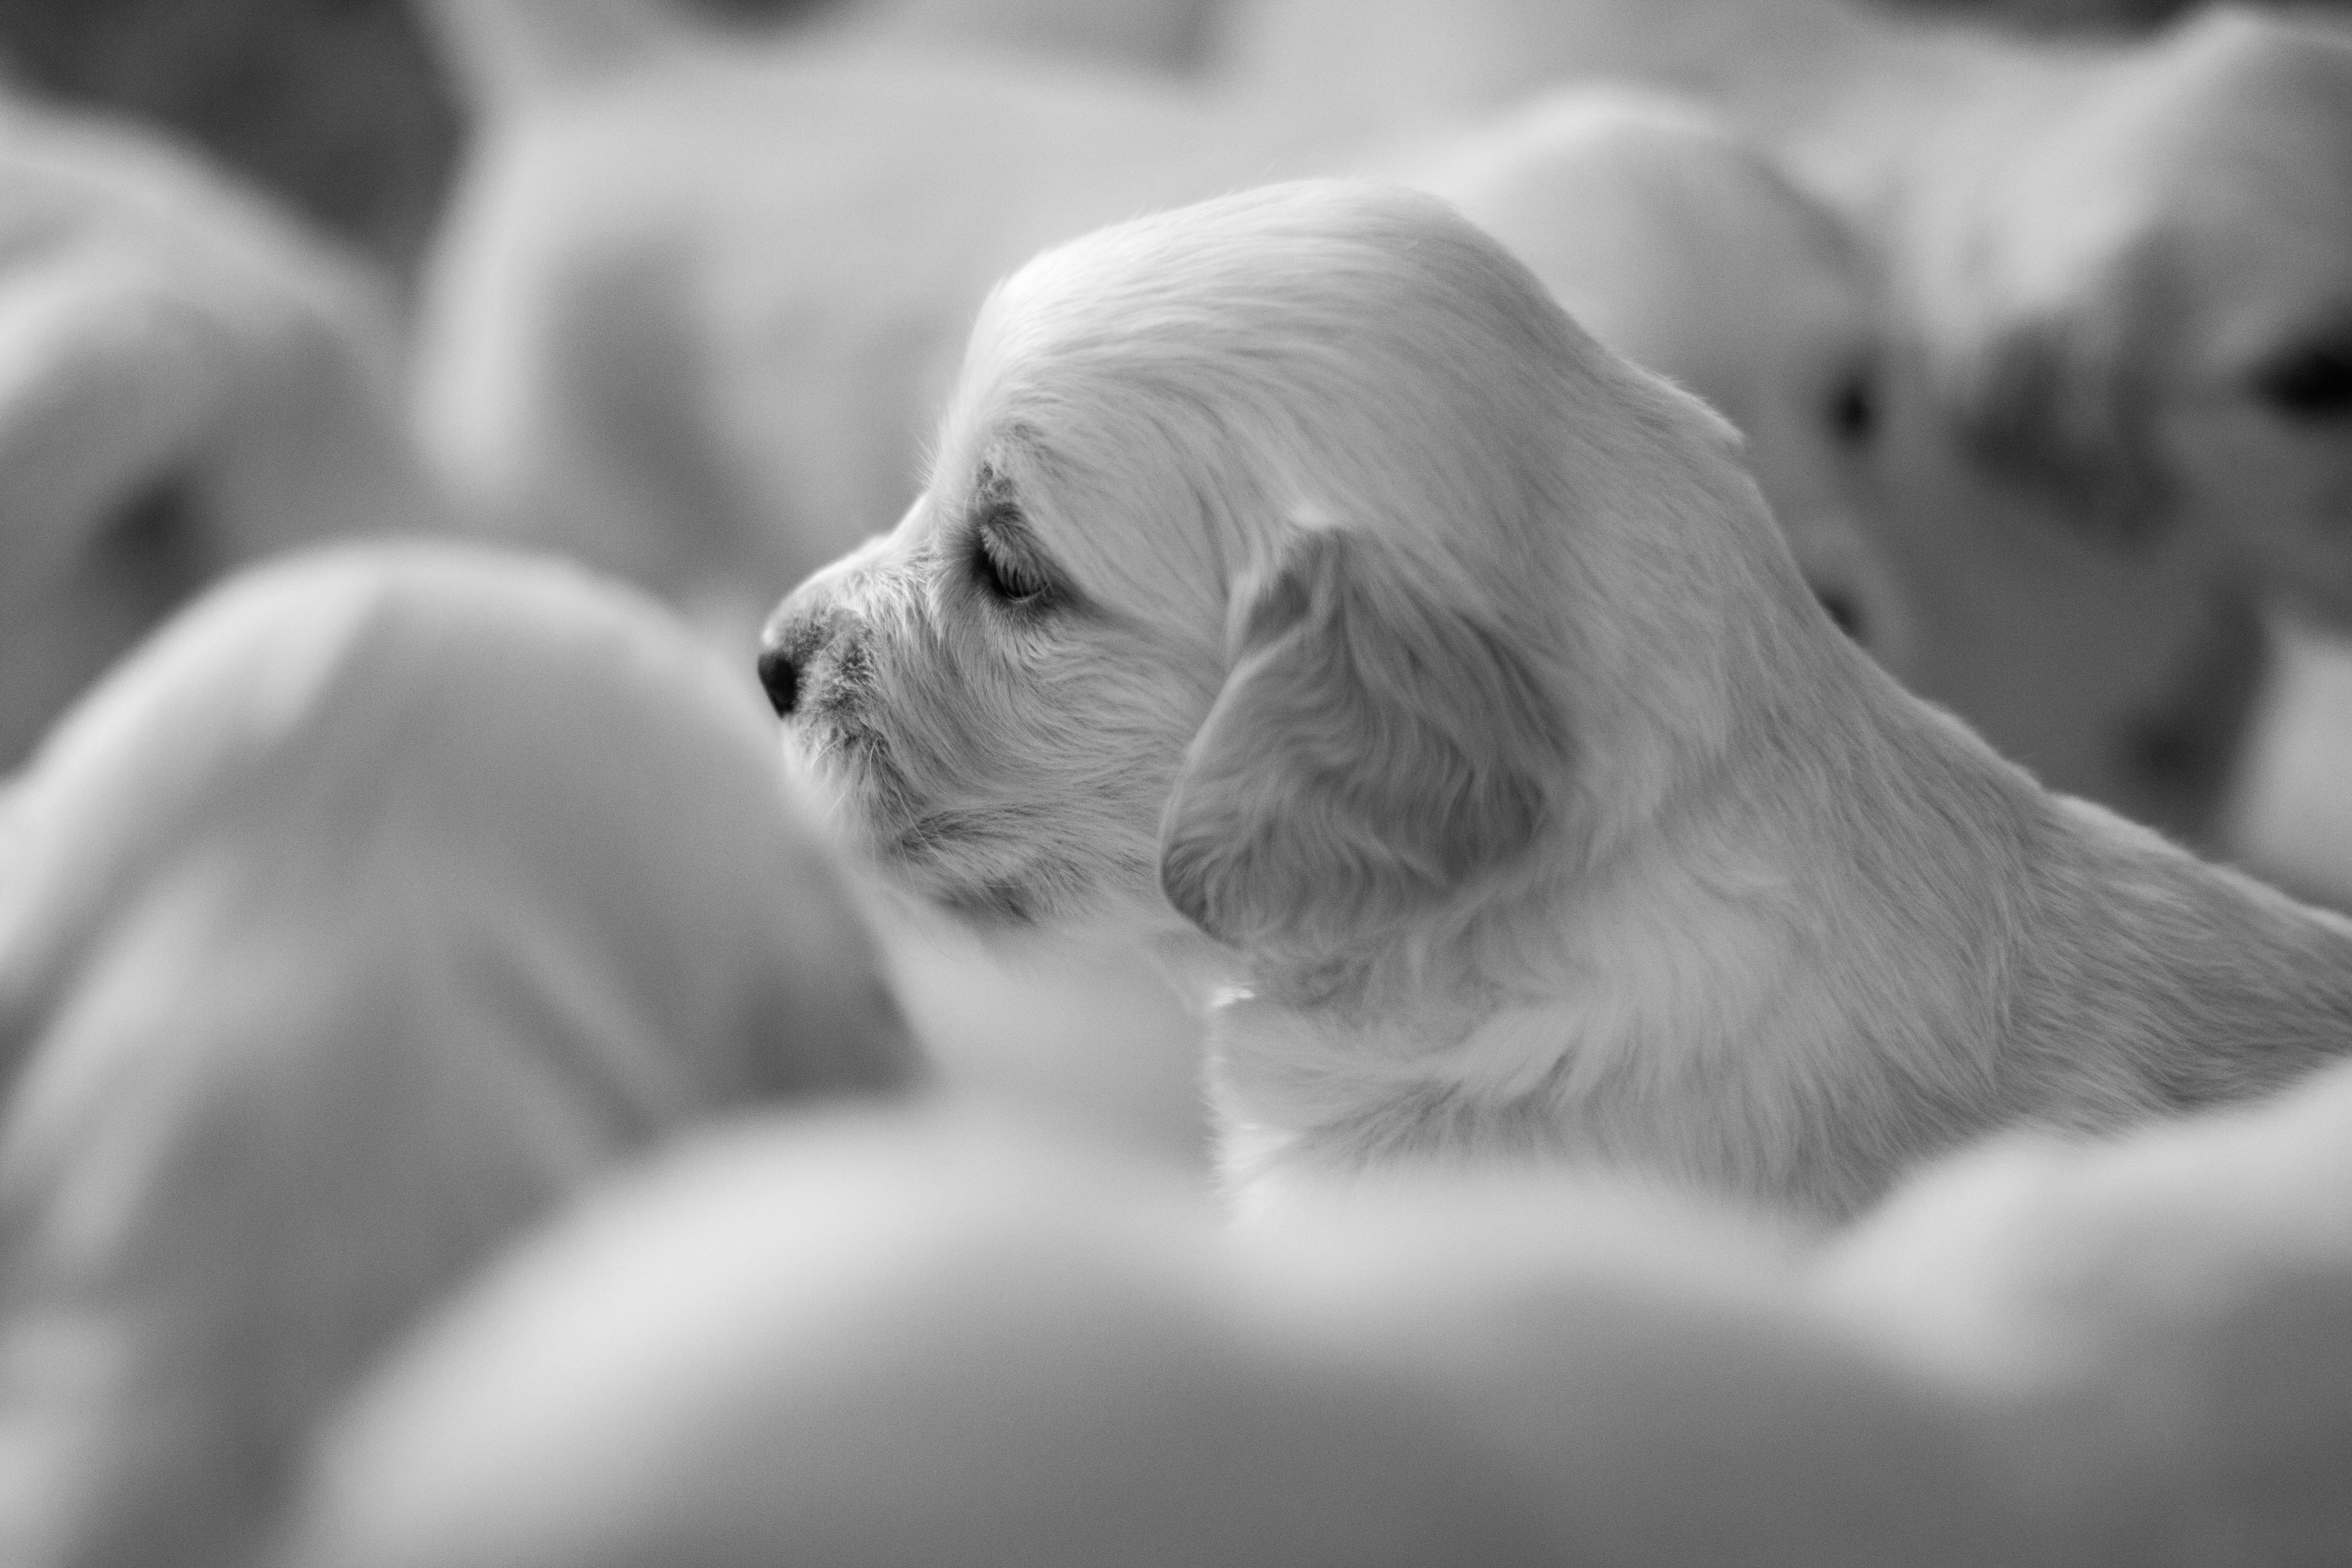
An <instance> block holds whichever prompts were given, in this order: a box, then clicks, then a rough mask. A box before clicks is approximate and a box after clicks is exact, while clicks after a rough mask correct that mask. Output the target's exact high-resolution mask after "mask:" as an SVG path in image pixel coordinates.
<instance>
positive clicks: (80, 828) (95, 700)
mask: <svg viewBox="0 0 2352 1568" xmlns="http://www.w3.org/2000/svg"><path fill="white" fill-rule="evenodd" d="M771 729H772V726H771V725H770V723H769V722H768V721H767V719H766V717H765V715H764V714H762V713H761V711H760V710H759V704H758V702H757V700H756V699H754V698H753V697H751V695H750V694H749V693H747V692H746V691H744V690H743V689H742V683H741V682H740V680H739V679H730V673H729V672H728V670H727V669H726V668H724V666H723V665H721V664H720V663H719V661H718V660H717V659H716V658H713V657H712V656H711V655H710V654H709V652H708V651H707V650H706V649H704V648H703V647H702V646H701V645H700V644H699V643H698V641H696V640H695V639H694V638H693V637H692V636H691V635H690V634H689V633H688V631H687V630H686V629H685V628H683V627H681V626H676V625H675V624H673V622H672V621H671V619H670V617H668V616H666V615H665V614H663V613H662V612H660V611H659V610H658V609H657V608H656V607H655V606H654V605H650V604H648V603H646V602H645V601H644V600H643V599H642V598H640V597H639V596H638V595H635V594H632V593H624V592H621V591H619V590H616V589H614V588H613V587H611V586H609V585H605V584H596V583H593V582H592V581H590V580H588V579H586V578H585V577H584V576H583V574H579V573H578V572H576V571H574V570H572V569H571V568H568V567H561V566H554V565H550V564H547V563H521V562H515V561H510V560H503V559H499V558H494V557H487V556H485V555H482V554H481V553H479V552H455V551H447V550H425V549H416V548H413V547H412V548H406V549H390V550H387V549H381V548H379V549H376V550H372V551H360V550H351V551H348V552H339V553H337V554H335V555H331V556H328V557H323V558H320V559H316V560H304V561H300V562H298V563H286V564H281V565H278V566H275V567H272V568H269V569H267V570H266V571H264V572H262V573H260V574H255V575H253V576H251V577H250V578H247V579H244V580H240V581H239V582H237V583H236V584H234V585H233V586H231V587H228V588H226V589H225V590H223V591H221V592H220V593H218V594H216V595H213V596H212V597H209V598H207V599H205V601H203V602H202V603H201V604H200V605H198V606H197V607H195V608H194V609H193V610H191V611H190V612H189V614H188V615H187V616H185V617H184V618H183V619H181V620H180V621H178V622H176V623H174V624H173V626H172V627H171V628H169V629H168V630H167V631H166V632H165V633H164V634H163V636H162V637H159V638H158V639H157V640H156V641H155V642H153V643H152V645H151V646H149V647H147V648H145V649H143V650H142V652H141V653H140V654H139V655H138V656H136V657H135V658H132V659H131V661H130V662H129V663H127V664H126V665H125V666H124V668H122V669H121V671H120V672H119V673H118V674H117V675H116V677H115V678H114V679H111V680H110V681H108V682H107V683H106V684H104V685H103V686H101V687H100V689H99V690H98V692H96V693H95V694H94V695H93V696H92V697H91V698H90V699H89V701H88V702H87V703H86V704H85V705H84V706H83V707H81V708H80V709H79V710H76V711H75V712H74V714H73V715H71V716H70V717H69V718H68V720H67V721H66V722H65V723H63V724H62V725H60V726H59V728H58V731H57V733H56V735H55V736H54V738H53V739H52V741H51V742H49V744H48V745H47V746H46V747H45V748H44V749H43V751H42V752H41V754H40V757H39V759H38V761H37V763H35V765H34V766H33V768H32V769H31V770H30V771H29V773H27V774H26V778H25V781H24V782H23V783H22V784H20V785H18V786H17V787H16V790H15V791H14V793H13V794H12V795H10V796H9V797H8V800H7V805H6V816H7V818H8V825H9V827H10V829H11V832H12V837H13V840H14V841H13V844H12V853H11V863H10V864H9V866H8V873H7V878H6V882H5V892H0V1044H5V1061H4V1062H0V1068H5V1072H6V1074H7V1083H8V1096H7V1100H6V1101H5V1121H0V1452H5V1454H6V1456H7V1463H6V1465H5V1467H0V1560H5V1562H7V1563H10V1564H12V1565H21V1568H64V1565H67V1564H73V1565H76V1568H100V1565H120V1568H133V1565H137V1564H152V1563H165V1562H169V1563H182V1564H189V1565H192V1568H193V1565H195V1564H200V1563H202V1564H209V1563H223V1562H241V1561H244V1560H245V1559H244V1558H243V1557H242V1556H240V1555H238V1553H239V1552H240V1550H241V1548H240V1543H239V1538H240V1536H241V1534H242V1532H243V1531H244V1530H245V1529H246V1528H247V1527H248V1526H249V1525H250V1524H251V1523H252V1521H254V1520H255V1519H256V1518H257V1516H258V1514H259V1513H260V1512H262V1511H263V1510H266V1508H267V1507H268V1503H269V1501H270V1500H271V1498H272V1496H273V1493H274V1489H275V1488H276V1486H277V1484H278V1479H279V1476H280V1467H281V1465H282V1462H283V1460H284V1459H285V1458H286V1453H287V1449H288V1447H289V1444H291V1443H293V1442H294V1441H295V1440H296V1439H297V1438H298V1436H299V1434H300V1433H301V1431H302V1430H303V1428H304V1427H305V1426H306V1425H307V1424H308V1422H309V1421H310V1418H311V1416H312V1415H314V1414H315V1413H316V1411H317V1410H318V1409H319V1408H320V1405H321V1404H322V1403H323V1402H324V1401H325V1400H327V1399H328V1398H329V1397H331V1395H332V1394H334V1393H335V1391H336V1390H337V1389H338V1388H339V1387H341V1384H342V1383H343V1382H344V1381H345V1380H346V1379H347V1378H349V1377H350V1376H352V1374H353V1373H355V1372H356V1371H357V1369H358V1368H359V1367H360V1366H361V1365H362V1363H363V1362H364V1361H365V1360H366V1359H367V1358H368V1357H369V1356H370V1355H372V1354H373V1352H375V1351H376V1350H377V1348H378V1347H379V1346H381V1345H382V1344H383V1342H385V1341H386V1340H387V1338H388V1337H389V1336H391V1335H392V1334H393V1333H394V1332H395V1331H397V1330H398V1329H399V1328H400V1327H401V1326H402V1325H403V1324H404V1322H405V1321H407V1320H408V1318H409V1317H410V1316H411V1315H412V1314H413V1313H415V1312H416V1311H418V1310H421V1309H422V1308H423V1307H424V1306H425V1305H426V1304H427V1303H429V1302H431V1301H432V1300H435V1299H436V1297H437V1296H438V1295H439V1294H440V1293H441V1292H442V1291H443V1290H444V1289H446V1288H447V1287H448V1286H449V1285H450V1283H451V1282H452V1281H453V1280H455V1279H457V1278H458V1277H459V1276H460V1275H461V1274H463V1273H464V1272H465V1271H466V1270H467V1269H468V1268H471V1267H472V1266H473V1265H474V1264H475V1263H476V1262H477V1261H478V1259H479V1258H481V1257H482V1256H484V1255H485V1254H486V1253H487V1252H488V1249H489V1248H490V1247H493V1246H494V1245H495V1244H497V1243H498V1242H499V1240H500V1239H501V1238H503V1237H506V1236H508V1235H509V1234H510V1233H511V1232H513V1231H514V1230H515V1229H516V1228H517V1227H519V1226H521V1225H523V1224H525V1223H527V1222H529V1221H530V1219H532V1218H533V1217H534V1216H536V1215H539V1214H540V1213H541V1212H542V1211H544V1210H545V1209H547V1208H549V1207H551V1206H552V1205H555V1204H557V1203H558V1202H560V1201H561V1200H562V1199H563V1198H564V1197H566V1196H567V1195H568V1194H570V1193H571V1192H572V1191H573V1190H574V1189H575V1188H576V1187H577V1186H578V1185H579V1184H581V1183H583V1181H585V1180H587V1179H588V1178H589V1177H591V1176H592V1175H593V1174H594V1173H596V1172H597V1171H599V1170H600V1169H601V1168H602V1167H603V1166H604V1165H605V1164H606V1163H609V1162H611V1161H613V1160H614V1159H616V1158H618V1157H619V1156H620V1155H621V1154H623V1153H625V1152H627V1151H629V1150H632V1149H635V1148H638V1147H642V1146H643V1145H645V1144H646V1143H647V1142H651V1141H653V1140H655V1139H656V1138H658V1137H659V1136H661V1135H662V1134H664V1133H665V1132H667V1131H670V1130H672V1129H675V1128H676V1127H677V1126H679V1125H680V1124H682V1123H684V1122H686V1121H690V1120H692V1119H694V1118H696V1117H698V1116H704V1115H708V1114H710V1113H712V1112H714V1111H716V1110H720V1109H723V1108H726V1107H730V1106H736V1105H741V1104H745V1103H750V1102H753V1101H756V1100H769V1099H773V1098H777V1097H780V1096H784V1095H789V1094H795V1093H814V1092H819V1091H824V1090H828V1089H863V1088H881V1087H884V1086H887V1085H891V1084H895V1083H898V1082H900V1081H903V1080H905V1079H907V1078H908V1075H909V1073H910V1070H911V1067H912V1061H911V1058H910V1055H909V1052H908V1046H907V1042H906V1038H905V1035H904V1032H903V1028H902V1026H901V1025H900V1024H899V1021H898V1016H897V1014H896V1012H895V1010H894V1009H893V1008H892V1007H891V1005H890V1002H889V998H888V996H887V994H886V993H885V992H884V990H883V988H882V984H881V980H880V976H879V973H878V971H877V966H876V963H875V960H874V956H873V953H872V951H871V948H870V946H869V944H868V942H867V941H866V936H865V932H864V930H863V928H862V926H861V925H860V924H859V922H858V920H857V917H856V911H855V910H854V909H853V907H852V906H851V905H850V903H849V901H848V900H847V898H846V897H845V893H844V891H843V889H842V888H841V886H840V884H839V881H838V879H837V878H836V877H835V874H834V872H833V870H832V868H831V867H830V864H829V862H828V861H827V859H826V858H825V857H824V853H823V851H822V850H821V849H820V848H819V847H818V843H817V839H816V836H815V835H814V833H813V832H812V831H811V830H810V828H809V826H807V824H806V822H805V820H804V819H803V818H802V817H800V816H796V815H794V814H793V813H792V812H790V811H788V810H787V809H785V807H786V805H787V802H786V801H784V800H783V799H782V797H781V795H780V791H781V788H782V780H781V779H780V777H779V773H778V769H777V768H776V766H775V757H774V752H773V742H772V737H771V733H770V731H771Z"/></svg>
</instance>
